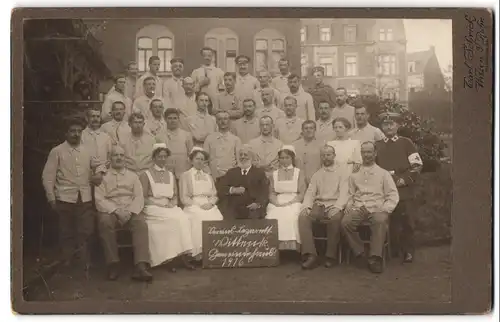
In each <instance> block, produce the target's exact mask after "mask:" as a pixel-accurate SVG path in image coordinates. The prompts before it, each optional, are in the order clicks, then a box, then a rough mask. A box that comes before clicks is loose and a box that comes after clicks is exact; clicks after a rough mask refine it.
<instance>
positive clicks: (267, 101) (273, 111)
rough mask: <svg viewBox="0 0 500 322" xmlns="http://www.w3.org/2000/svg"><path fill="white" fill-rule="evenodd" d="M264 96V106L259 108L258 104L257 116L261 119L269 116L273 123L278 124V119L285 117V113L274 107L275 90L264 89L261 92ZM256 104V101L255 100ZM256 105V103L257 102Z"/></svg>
mask: <svg viewBox="0 0 500 322" xmlns="http://www.w3.org/2000/svg"><path fill="white" fill-rule="evenodd" d="M261 94H262V103H263V104H264V106H262V107H259V106H258V105H257V104H256V105H257V108H256V109H255V115H257V117H258V118H259V119H260V118H261V117H263V116H269V117H270V118H271V119H272V120H273V123H274V122H276V120H277V119H279V118H282V117H285V112H283V110H281V109H279V108H277V107H276V105H274V103H273V102H274V90H273V89H272V88H264V89H263V90H262V92H261ZM254 102H255V100H254ZM255 103H256V102H255Z"/></svg>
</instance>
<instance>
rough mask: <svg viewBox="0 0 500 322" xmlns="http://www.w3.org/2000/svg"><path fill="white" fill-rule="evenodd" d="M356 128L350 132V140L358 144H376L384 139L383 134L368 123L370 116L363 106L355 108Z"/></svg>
mask: <svg viewBox="0 0 500 322" xmlns="http://www.w3.org/2000/svg"><path fill="white" fill-rule="evenodd" d="M354 112H355V118H356V127H355V128H354V129H353V130H352V131H351V139H353V140H358V141H359V142H361V143H363V142H377V141H380V140H383V139H384V138H385V135H384V132H382V130H380V129H379V128H378V127H375V126H373V125H371V124H370V123H369V122H368V119H369V118H370V114H369V113H368V111H367V110H366V107H365V106H362V105H360V106H356V107H355V110H354Z"/></svg>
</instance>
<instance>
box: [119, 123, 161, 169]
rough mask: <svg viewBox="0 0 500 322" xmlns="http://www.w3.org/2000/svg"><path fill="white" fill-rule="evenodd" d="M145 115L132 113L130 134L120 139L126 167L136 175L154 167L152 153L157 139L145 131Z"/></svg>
mask: <svg viewBox="0 0 500 322" xmlns="http://www.w3.org/2000/svg"><path fill="white" fill-rule="evenodd" d="M144 125H145V122H144V115H142V114H141V113H132V115H130V117H129V126H130V132H128V133H127V134H126V135H124V136H123V138H120V146H122V147H123V149H124V150H125V165H126V167H127V169H129V170H130V171H133V172H135V173H139V172H141V171H144V170H146V169H148V168H149V167H151V166H152V164H153V160H152V159H151V151H152V150H153V145H154V144H155V143H156V142H157V140H156V139H155V137H154V136H153V135H152V134H151V133H149V132H148V131H145V130H144Z"/></svg>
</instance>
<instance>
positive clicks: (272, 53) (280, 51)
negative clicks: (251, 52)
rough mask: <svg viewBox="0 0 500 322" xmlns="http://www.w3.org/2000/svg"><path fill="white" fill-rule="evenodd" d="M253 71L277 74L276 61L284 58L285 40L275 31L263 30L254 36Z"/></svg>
mask: <svg viewBox="0 0 500 322" xmlns="http://www.w3.org/2000/svg"><path fill="white" fill-rule="evenodd" d="M254 43H255V58H254V62H255V63H254V70H255V71H256V72H257V71H259V70H261V69H267V70H269V71H270V72H271V73H275V72H279V69H278V61H279V60H280V58H283V57H285V56H286V38H285V36H284V35H283V34H282V33H280V32H279V31H277V30H274V29H264V30H261V31H259V32H258V33H257V34H256V35H255V42H254Z"/></svg>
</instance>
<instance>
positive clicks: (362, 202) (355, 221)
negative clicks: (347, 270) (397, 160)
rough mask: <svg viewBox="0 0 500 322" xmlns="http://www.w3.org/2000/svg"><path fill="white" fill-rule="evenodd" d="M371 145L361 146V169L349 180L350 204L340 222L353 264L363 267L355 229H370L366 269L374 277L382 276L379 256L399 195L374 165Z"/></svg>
mask: <svg viewBox="0 0 500 322" xmlns="http://www.w3.org/2000/svg"><path fill="white" fill-rule="evenodd" d="M376 155H377V151H376V149H375V144H374V143H373V142H365V143H363V144H362V145H361V157H362V159H363V165H362V166H361V168H360V170H359V171H358V172H356V173H352V174H351V176H350V177H349V201H348V203H347V206H346V209H345V215H344V218H342V230H343V232H344V235H345V236H346V239H347V241H348V243H349V246H350V247H351V249H352V251H353V252H354V256H355V258H356V262H357V263H358V264H364V263H363V262H364V250H365V247H364V243H363V241H362V240H361V238H360V236H359V233H358V227H359V225H360V224H361V223H363V222H368V223H369V225H370V231H371V234H370V255H369V257H368V266H369V268H370V271H372V272H373V273H382V271H383V265H382V253H383V249H384V244H385V240H386V235H387V228H388V227H387V223H388V221H389V214H391V213H392V212H393V211H394V209H395V208H396V205H397V204H398V202H399V194H398V189H397V188H396V185H395V184H394V180H393V179H392V177H391V175H390V173H389V172H388V171H386V170H384V169H382V168H381V167H379V166H378V165H377V164H375V157H376Z"/></svg>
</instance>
